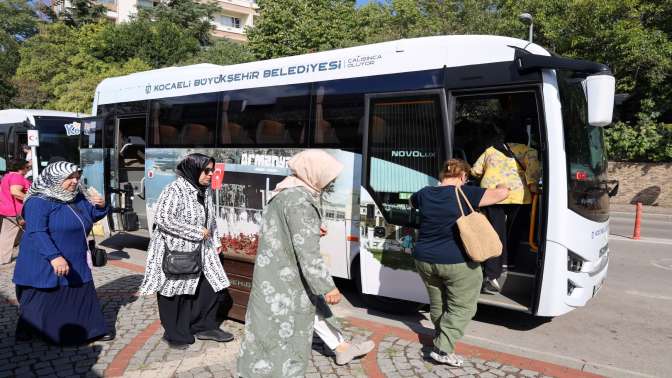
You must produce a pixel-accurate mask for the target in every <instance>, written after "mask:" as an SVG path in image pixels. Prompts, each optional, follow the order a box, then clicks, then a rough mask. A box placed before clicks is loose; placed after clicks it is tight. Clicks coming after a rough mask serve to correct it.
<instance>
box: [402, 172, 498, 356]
mask: <svg viewBox="0 0 672 378" xmlns="http://www.w3.org/2000/svg"><path fill="white" fill-rule="evenodd" d="M469 169H470V167H469V164H468V163H467V162H466V161H464V160H461V159H449V160H448V161H446V162H445V163H444V165H443V169H442V170H441V173H440V175H439V180H440V182H439V185H438V186H427V187H425V188H423V189H421V190H419V191H418V192H416V193H414V194H413V195H412V196H411V204H412V206H413V207H415V208H417V209H419V210H420V230H419V233H418V241H417V243H416V244H415V250H414V251H413V257H414V258H415V267H416V269H417V271H418V273H419V274H420V277H421V278H422V281H423V282H424V284H425V287H426V288H427V294H429V302H430V303H429V306H430V318H431V320H432V323H434V349H433V350H432V352H431V353H430V357H431V358H432V359H434V360H435V361H437V362H439V363H443V364H447V365H450V366H455V367H459V366H462V364H463V363H464V360H463V358H462V357H460V356H458V355H457V354H455V353H454V351H455V344H456V343H457V340H459V339H460V338H461V337H462V336H463V335H464V329H465V328H466V327H467V324H469V321H470V320H471V318H473V316H474V314H476V303H477V300H478V295H479V293H480V291H481V282H482V281H483V273H482V271H481V265H480V264H479V263H477V262H474V261H472V260H471V259H470V258H469V256H468V255H467V253H466V251H465V250H464V246H463V245H462V242H461V240H460V238H459V230H458V229H457V224H456V222H457V219H458V218H460V216H462V213H461V211H460V208H459V205H458V202H457V201H458V198H457V190H458V189H461V190H462V191H463V192H464V194H465V195H466V197H467V199H468V201H469V202H470V203H471V204H472V206H473V207H477V206H479V207H482V206H489V205H492V204H495V203H498V202H499V201H501V200H503V199H504V198H506V196H507V194H508V193H509V189H508V188H506V187H505V186H501V185H498V186H497V188H495V189H482V188H479V187H476V186H463V185H464V183H465V182H466V181H467V177H468V174H469ZM460 201H461V202H462V208H465V209H466V208H468V207H469V206H468V205H467V204H466V203H465V202H464V199H460Z"/></svg>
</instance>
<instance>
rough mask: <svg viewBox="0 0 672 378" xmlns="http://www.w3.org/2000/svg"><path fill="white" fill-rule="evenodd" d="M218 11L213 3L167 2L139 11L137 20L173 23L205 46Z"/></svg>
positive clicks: (191, 1) (217, 6) (173, 0)
mask: <svg viewBox="0 0 672 378" xmlns="http://www.w3.org/2000/svg"><path fill="white" fill-rule="evenodd" d="M219 11H220V8H219V5H217V3H216V2H213V1H204V2H195V1H193V0H167V1H162V2H160V3H159V4H158V5H156V6H154V7H152V8H143V9H140V11H139V12H138V16H137V18H138V19H139V20H153V21H167V22H170V23H173V24H175V25H177V26H179V27H181V28H183V29H184V30H185V31H186V33H187V34H188V35H190V36H192V37H194V38H196V39H197V40H198V41H199V43H200V44H201V45H202V46H206V45H209V44H210V43H211V37H210V32H211V31H212V21H213V20H214V19H215V14H217V13H218V12H219Z"/></svg>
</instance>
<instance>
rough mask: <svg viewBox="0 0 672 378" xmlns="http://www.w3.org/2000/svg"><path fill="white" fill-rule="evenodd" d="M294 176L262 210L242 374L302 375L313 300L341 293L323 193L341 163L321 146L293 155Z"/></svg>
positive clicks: (333, 300)
mask: <svg viewBox="0 0 672 378" xmlns="http://www.w3.org/2000/svg"><path fill="white" fill-rule="evenodd" d="M288 164H289V167H290V168H291V170H292V175H291V176H289V177H287V178H285V179H284V180H283V181H281V182H280V183H279V184H278V185H277V186H276V187H275V191H276V192H278V193H277V194H276V195H275V196H274V197H273V198H272V199H271V200H270V201H269V203H268V204H267V206H266V208H265V209H264V214H263V216H262V225H261V233H260V240H259V248H258V249H257V257H256V261H255V264H254V274H253V279H252V290H251V292H250V299H249V302H248V305H247V314H246V315H245V337H244V340H243V342H242V345H241V348H240V356H239V358H238V370H237V371H238V375H239V376H241V377H245V378H252V377H254V378H256V377H303V376H304V375H305V371H306V368H307V366H308V361H309V358H310V347H311V343H312V342H311V340H312V336H313V322H314V318H315V306H316V303H317V302H318V300H321V299H322V298H319V297H320V296H324V298H323V300H324V301H326V302H327V303H329V304H335V303H338V302H339V301H340V293H339V291H338V289H336V287H335V286H334V282H333V280H332V279H331V275H330V274H329V271H328V269H327V265H326V264H325V262H324V260H323V259H322V256H321V255H320V224H321V220H320V212H319V197H320V195H321V192H322V190H323V189H324V188H325V187H326V186H327V185H328V184H329V183H330V182H332V181H333V180H334V179H335V178H336V177H337V176H338V174H339V173H340V172H341V170H342V169H343V165H342V164H341V163H340V162H338V160H336V159H335V158H334V157H332V156H331V155H329V154H327V153H326V152H324V151H321V150H307V151H303V152H300V153H298V154H296V155H295V156H294V157H292V158H291V159H290V160H289V163H288Z"/></svg>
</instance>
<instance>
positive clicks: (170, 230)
mask: <svg viewBox="0 0 672 378" xmlns="http://www.w3.org/2000/svg"><path fill="white" fill-rule="evenodd" d="M214 164H215V161H214V159H213V158H211V157H209V156H206V155H203V154H190V155H187V156H186V157H185V158H184V159H183V160H182V161H181V162H180V163H179V164H178V165H177V169H176V173H177V179H176V180H175V181H173V182H172V183H171V184H169V185H168V186H166V187H165V188H164V189H163V191H162V192H161V195H160V196H159V200H158V202H157V204H156V208H155V210H154V211H155V214H154V226H153V231H152V234H151V240H150V242H149V248H148V250H147V264H146V267H145V277H144V280H143V282H142V284H141V285H140V290H139V292H140V294H142V295H149V294H154V293H156V294H157V298H158V305H159V317H160V318H161V325H162V326H163V329H164V331H165V332H164V335H163V339H164V341H166V342H167V343H168V345H169V346H170V347H171V348H173V349H186V348H187V347H188V346H189V344H193V343H194V342H195V339H194V336H195V337H196V338H198V339H200V340H214V341H218V342H226V341H231V340H233V335H232V334H230V333H229V332H226V331H223V330H221V329H220V328H219V323H218V322H217V320H216V315H217V305H218V303H219V295H218V293H219V292H220V291H221V290H224V289H225V288H227V287H228V286H229V285H230V284H229V280H228V278H227V276H226V273H225V272H224V268H222V264H221V262H220V260H219V257H218V253H219V252H221V238H220V236H219V233H218V232H217V225H216V222H215V209H214V204H213V201H212V193H211V191H210V190H209V189H208V188H209V187H210V181H211V180H212V174H213V172H214ZM167 251H180V252H191V253H200V254H201V269H200V272H198V273H195V274H190V275H178V276H173V275H170V276H168V277H167V276H166V273H165V272H164V270H163V261H164V257H165V255H166V254H167ZM199 251H200V252H199Z"/></svg>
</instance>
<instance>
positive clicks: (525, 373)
mask: <svg viewBox="0 0 672 378" xmlns="http://www.w3.org/2000/svg"><path fill="white" fill-rule="evenodd" d="M519 374H520V375H522V376H523V377H528V378H530V377H536V376H538V375H539V373H538V372H536V371H532V370H523V371H521V372H520V373H519Z"/></svg>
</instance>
